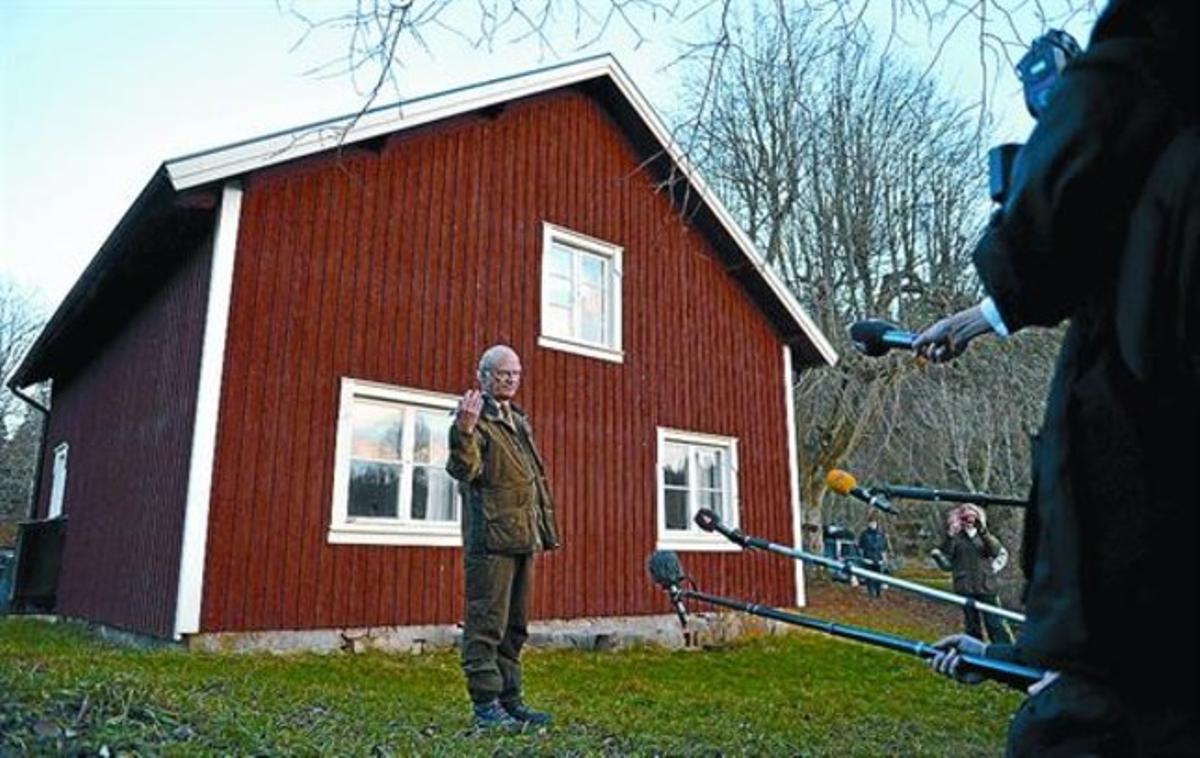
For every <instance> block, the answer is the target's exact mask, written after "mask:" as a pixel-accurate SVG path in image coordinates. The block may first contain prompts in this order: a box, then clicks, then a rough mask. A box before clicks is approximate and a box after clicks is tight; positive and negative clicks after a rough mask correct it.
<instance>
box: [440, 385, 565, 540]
mask: <svg viewBox="0 0 1200 758" xmlns="http://www.w3.org/2000/svg"><path fill="white" fill-rule="evenodd" d="M509 407H510V408H511V409H512V417H513V422H514V425H513V426H510V425H509V424H508V422H506V421H504V420H503V419H502V418H501V417H500V409H499V406H498V405H497V404H496V401H495V400H493V399H492V398H490V397H487V396H484V404H483V411H482V412H481V413H480V415H479V421H478V422H477V423H476V424H475V429H474V431H472V432H471V433H470V434H463V433H462V432H460V431H459V429H458V427H457V426H456V425H453V424H452V425H451V426H450V457H449V460H447V461H446V471H447V472H448V473H449V474H450V476H452V477H454V478H455V479H457V480H458V481H459V482H460V485H459V489H460V491H461V492H462V494H463V503H464V508H463V519H462V535H463V548H464V549H465V550H466V551H467V552H468V553H532V552H535V551H538V550H554V549H555V548H557V547H558V546H559V541H558V527H557V525H556V523H555V520H554V501H553V500H551V498H550V487H549V485H548V484H547V482H546V467H545V465H544V463H543V462H542V457H541V455H539V454H538V451H537V446H536V445H535V444H534V441H533V429H532V428H531V427H530V426H529V419H528V418H527V417H526V416H525V412H524V411H522V410H521V409H520V408H518V407H517V406H515V405H513V404H511V403H510V404H509Z"/></svg>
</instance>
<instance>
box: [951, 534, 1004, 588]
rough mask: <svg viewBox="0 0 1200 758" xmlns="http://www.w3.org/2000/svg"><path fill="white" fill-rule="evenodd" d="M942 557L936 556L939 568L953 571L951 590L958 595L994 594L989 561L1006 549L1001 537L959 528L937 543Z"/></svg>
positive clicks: (994, 583) (990, 562) (994, 585)
mask: <svg viewBox="0 0 1200 758" xmlns="http://www.w3.org/2000/svg"><path fill="white" fill-rule="evenodd" d="M938 550H940V551H941V553H942V555H943V556H944V560H938V559H937V557H936V556H935V558H934V559H935V560H937V563H938V565H939V566H941V568H942V569H943V570H945V571H949V572H951V573H952V574H953V575H954V591H955V592H957V593H958V594H960V595H993V594H995V593H996V582H995V580H994V579H993V578H992V574H993V572H992V561H994V560H995V559H997V558H999V557H1000V555H1001V554H1002V553H1003V554H1004V555H1005V559H1004V560H1005V562H1007V560H1008V559H1007V552H1008V551H1006V550H1005V549H1004V545H1002V544H1001V543H1000V540H998V539H996V537H994V536H993V535H991V534H990V533H988V532H986V531H983V530H980V531H979V532H978V533H977V534H976V535H975V536H974V537H973V538H972V537H968V536H967V535H966V533H964V532H959V533H958V534H954V535H949V534H948V535H946V536H945V538H944V539H943V540H942V544H941V545H940V546H939V547H938Z"/></svg>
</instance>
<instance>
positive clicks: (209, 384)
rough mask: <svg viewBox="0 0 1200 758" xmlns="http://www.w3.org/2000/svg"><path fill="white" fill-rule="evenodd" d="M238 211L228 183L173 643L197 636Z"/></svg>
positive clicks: (238, 191) (237, 193) (233, 186)
mask: <svg viewBox="0 0 1200 758" xmlns="http://www.w3.org/2000/svg"><path fill="white" fill-rule="evenodd" d="M241 211H242V187H241V183H240V182H237V181H230V182H226V184H225V187H224V190H223V191H222V193H221V210H220V213H219V215H218V216H217V226H216V232H215V233H214V235H213V253H212V272H211V274H210V275H209V284H208V312H207V314H206V316H205V319H204V345H203V348H202V350H201V353H200V380H199V382H198V387H197V392H196V417H195V425H194V427H193V429H192V457H191V465H190V468H189V471H188V484H187V500H186V501H185V505H184V512H183V546H182V549H181V550H180V554H179V590H178V593H177V595H176V600H175V639H179V638H180V637H182V636H183V635H185V634H194V633H195V632H198V631H200V601H201V597H202V594H203V589H204V559H205V552H206V549H207V545H208V510H209V504H210V502H211V498H212V477H213V461H214V457H215V452H216V444H217V413H218V411H219V406H220V402H221V375H222V372H223V370H224V367H225V337H226V333H227V327H228V324H229V303H230V295H231V292H232V290H233V259H234V252H235V249H236V246H237V234H238V222H239V220H240V218H241Z"/></svg>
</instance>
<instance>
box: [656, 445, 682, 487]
mask: <svg viewBox="0 0 1200 758" xmlns="http://www.w3.org/2000/svg"><path fill="white" fill-rule="evenodd" d="M662 466H663V483H664V484H666V485H667V486H668V487H687V482H688V454H687V448H686V447H684V446H682V445H664V446H663V462H662Z"/></svg>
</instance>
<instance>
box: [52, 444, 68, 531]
mask: <svg viewBox="0 0 1200 758" xmlns="http://www.w3.org/2000/svg"><path fill="white" fill-rule="evenodd" d="M70 449H71V446H70V445H69V444H67V443H66V442H60V443H58V444H57V445H55V446H54V465H53V467H52V468H51V474H50V502H49V504H47V506H46V520H47V521H48V520H50V519H55V518H58V517H59V516H61V515H62V514H63V501H64V500H65V499H66V496H67V453H68V452H69V451H70Z"/></svg>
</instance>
